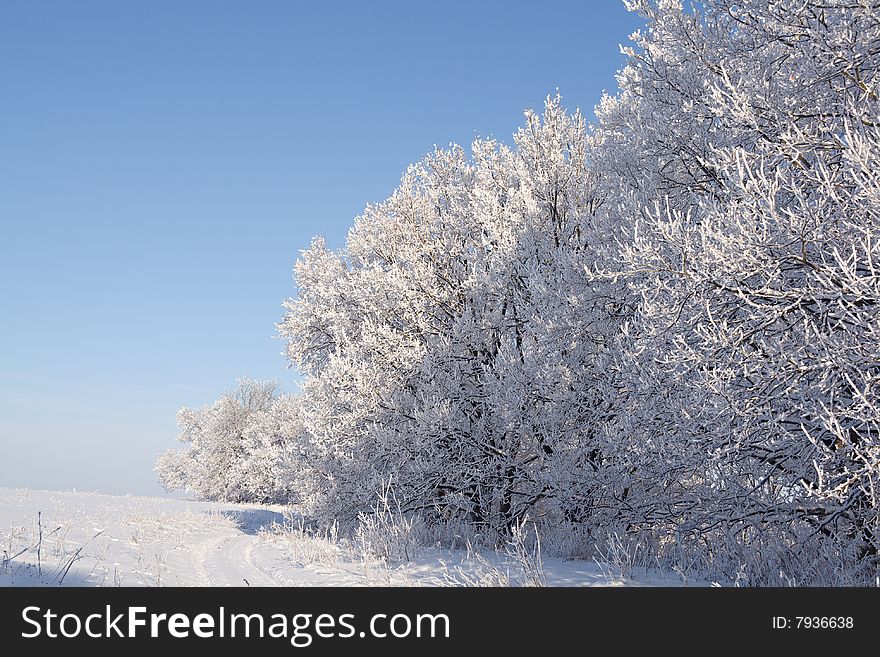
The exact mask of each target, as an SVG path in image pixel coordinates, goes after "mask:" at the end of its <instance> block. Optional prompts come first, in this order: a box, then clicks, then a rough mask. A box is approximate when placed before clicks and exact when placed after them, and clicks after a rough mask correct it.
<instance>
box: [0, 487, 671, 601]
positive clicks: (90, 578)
mask: <svg viewBox="0 0 880 657" xmlns="http://www.w3.org/2000/svg"><path fill="white" fill-rule="evenodd" d="M284 522H285V517H284V509H283V508H282V507H273V506H251V505H240V504H221V503H207V502H191V501H184V500H175V499H163V498H148V497H131V496H113V495H102V494H98V493H87V492H81V491H68V492H55V491H44V490H28V489H15V488H0V551H2V552H0V585H2V586H370V585H395V586H431V585H449V584H451V585H456V584H465V585H466V584H475V583H481V584H495V585H497V584H498V583H504V582H505V580H506V578H508V577H510V579H512V580H513V581H514V582H515V581H516V572H518V571H517V567H518V566H517V564H516V563H515V562H514V561H513V560H512V559H511V557H510V556H508V555H505V554H497V553H489V554H482V555H474V554H472V553H468V552H467V551H465V550H445V549H441V548H430V549H422V550H419V552H418V554H417V555H416V556H415V557H414V558H413V559H411V560H410V561H409V562H408V563H405V564H399V565H394V566H388V565H386V564H384V563H382V562H378V561H375V560H370V559H367V558H364V557H362V556H358V554H357V551H356V550H354V549H351V546H346V542H345V541H338V540H335V539H334V537H332V536H308V535H306V534H304V533H302V532H298V531H296V530H294V531H280V530H279V529H278V527H277V525H276V526H275V527H274V528H273V523H277V524H284ZM287 524H288V526H289V522H288V523H287ZM41 536H42V538H41ZM544 576H545V579H546V583H547V585H549V586H583V585H587V586H591V585H619V584H624V583H626V584H632V583H634V582H629V581H627V582H623V581H620V580H619V579H618V578H615V577H614V576H613V574H612V573H611V570H610V569H609V568H605V567H602V566H600V565H598V564H596V563H594V562H586V561H563V560H561V559H545V560H544ZM651 583H661V584H673V585H674V584H678V583H680V581H675V580H674V579H673V580H671V581H663V580H654V579H653V578H651Z"/></svg>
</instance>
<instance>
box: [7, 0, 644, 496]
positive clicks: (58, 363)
mask: <svg viewBox="0 0 880 657" xmlns="http://www.w3.org/2000/svg"><path fill="white" fill-rule="evenodd" d="M639 25H640V21H639V19H638V18H637V17H635V16H631V15H629V14H627V12H626V11H625V10H624V9H623V7H622V5H621V3H620V2H619V1H618V0H596V1H590V2H587V1H585V0H564V1H562V0H547V1H546V2H537V3H536V2H522V3H518V2H510V1H508V2H482V1H481V2H476V1H474V0H472V1H470V2H450V1H448V0H444V1H443V2H437V1H419V0H410V1H409V2H385V1H375V2H366V1H363V2H295V1H293V0H290V1H285V2H281V1H274V2H271V1H260V2H244V1H243V0H241V1H238V2H221V1H210V2H208V1H203V2H199V1H194V0H185V1H179V0H178V1H173V2H172V1H167V0H149V1H147V0H142V1H140V2H133V1H125V2H120V1H115V0H107V1H104V2H96V1H90V0H79V1H77V2H67V1H56V2H43V1H37V0H14V1H10V0H4V1H3V2H2V3H0V228H2V237H0V239H2V241H0V244H2V257H0V317H2V322H0V327H2V328H0V486H28V487H35V488H53V489H64V488H79V489H87V490H100V491H106V492H111V493H128V492H130V493H135V494H150V493H158V492H159V491H160V489H159V487H158V485H157V484H156V482H155V476H154V473H153V470H152V469H153V463H154V461H155V457H156V455H157V453H158V452H159V451H161V450H162V449H164V448H166V447H169V446H173V445H175V444H176V443H175V441H174V438H175V435H176V425H175V421H174V417H175V413H176V411H177V409H178V407H180V406H183V405H187V406H201V405H203V404H205V403H208V402H210V401H212V400H213V399H215V398H216V397H217V396H218V395H220V394H221V393H222V392H223V391H224V390H225V389H228V388H230V387H232V386H233V385H234V383H235V380H236V379H237V378H238V377H240V376H250V377H253V378H275V379H278V380H279V382H280V383H281V384H282V386H283V387H285V388H286V389H288V390H294V389H295V387H296V386H295V382H296V376H295V374H294V372H292V371H291V370H288V369H287V368H286V363H285V361H284V358H283V356H282V355H281V350H282V346H283V345H282V343H281V342H280V341H279V340H278V339H276V338H275V337H274V334H275V322H277V321H279V320H280V318H281V314H282V310H281V302H282V300H283V299H284V298H285V297H288V296H291V295H293V294H294V292H295V289H294V284H293V280H292V277H291V272H292V267H293V263H294V261H295V260H296V258H297V255H298V253H299V251H300V250H301V249H303V248H305V247H306V246H307V245H308V243H309V241H310V238H311V236H312V235H314V234H318V233H320V234H324V235H326V236H327V238H328V241H329V242H330V244H332V245H340V244H342V242H343V240H344V238H345V233H346V231H347V229H348V227H349V226H350V225H351V223H352V221H353V219H354V217H355V216H357V215H358V214H359V213H360V212H361V210H362V209H363V207H364V205H365V204H366V203H368V202H375V201H380V200H382V199H383V198H384V197H386V196H387V195H388V194H389V193H390V192H391V191H393V189H394V188H395V187H396V185H397V183H398V180H399V178H400V174H401V173H402V171H403V170H404V168H405V167H406V165H407V164H408V163H410V162H412V161H415V160H418V159H419V158H420V157H421V156H422V155H423V154H424V153H426V152H428V151H429V150H431V148H432V145H433V144H438V145H446V144H448V143H449V142H457V143H462V144H469V143H470V141H471V140H472V139H473V137H474V136H490V135H492V136H495V137H497V138H499V139H502V140H505V141H509V140H510V135H511V134H512V133H513V132H514V130H515V129H516V128H517V126H518V125H519V124H520V122H521V118H522V111H523V110H524V109H525V108H527V107H537V108H539V107H540V106H541V104H542V102H543V99H544V97H545V96H546V95H547V94H548V93H552V92H554V91H555V89H556V88H557V87H558V88H559V89H560V91H561V93H562V94H563V97H564V99H565V102H566V105H567V106H568V107H569V108H574V107H581V108H584V109H585V110H586V111H587V113H588V114H591V110H592V108H593V107H594V105H595V104H596V103H597V102H598V100H599V98H600V95H601V92H602V90H603V89H608V90H614V89H615V88H616V83H615V79H614V73H615V71H616V69H617V68H619V67H620V65H621V63H622V61H623V60H622V56H621V55H620V54H619V50H618V44H620V43H624V42H625V41H626V40H627V35H628V34H629V33H630V32H632V31H633V30H634V29H636V28H637V27H638V26H639Z"/></svg>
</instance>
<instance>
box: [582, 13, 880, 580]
mask: <svg viewBox="0 0 880 657" xmlns="http://www.w3.org/2000/svg"><path fill="white" fill-rule="evenodd" d="M629 5H630V7H631V8H632V9H635V10H638V11H640V12H642V13H643V14H644V15H645V17H646V18H647V19H648V21H649V28H648V30H647V31H646V32H644V33H640V34H637V35H635V47H634V48H632V49H629V50H627V52H628V54H629V62H628V64H627V66H626V68H625V69H624V70H623V71H622V72H621V74H620V76H619V80H620V85H621V89H622V91H621V93H620V94H619V95H618V96H616V97H614V98H611V97H608V98H605V99H604V100H603V102H602V104H601V105H600V107H599V108H598V114H599V118H600V126H599V128H598V130H597V131H596V135H595V139H596V148H595V162H596V164H597V166H598V167H599V168H601V169H602V170H604V171H605V173H606V175H605V180H606V190H607V194H608V195H609V197H610V198H611V199H613V201H610V202H609V207H610V206H612V205H613V208H612V210H611V211H613V213H614V214H616V215H617V217H618V221H617V223H618V225H621V226H628V227H629V228H628V230H627V231H626V233H627V234H626V237H625V238H624V239H623V240H621V241H622V248H621V257H620V263H619V264H618V266H617V268H616V269H615V268H613V267H612V268H609V269H608V270H606V273H614V272H615V271H616V272H617V273H624V274H625V275H626V276H627V280H628V281H629V284H630V287H631V289H632V290H633V292H634V293H635V294H636V295H637V297H638V300H639V303H638V314H637V316H636V317H635V318H634V320H633V321H632V322H630V323H629V324H628V325H627V331H628V333H629V335H630V337H631V339H630V340H629V341H628V345H627V346H626V347H625V348H624V349H623V350H622V351H621V353H620V354H619V357H618V363H619V364H618V366H619V367H622V368H623V369H626V368H629V369H630V370H632V372H633V376H632V381H631V384H630V388H631V390H633V391H634V397H633V416H632V417H631V418H630V423H629V429H628V431H626V432H625V433H624V435H626V436H627V437H628V441H627V447H626V449H627V450H628V455H627V456H626V458H628V459H631V460H632V461H633V473H634V475H633V476H635V477H639V478H640V479H644V480H645V481H647V480H654V481H656V482H657V483H658V486H656V487H653V488H652V487H650V486H648V487H643V489H642V490H644V492H645V494H644V495H643V497H642V499H641V500H638V501H634V500H632V499H631V500H630V503H631V504H632V505H633V509H634V510H633V511H629V512H628V515H629V516H630V517H631V519H632V521H633V523H634V526H638V525H639V524H640V523H642V524H641V526H651V527H654V528H657V527H666V528H668V529H669V532H670V534H673V535H675V536H676V537H678V539H679V540H689V541H691V542H692V544H699V543H700V542H701V541H702V542H703V543H704V544H705V542H706V541H714V542H716V543H719V541H721V539H720V538H719V537H724V540H727V541H730V542H732V544H733V545H735V546H736V547H737V548H738V549H740V550H741V551H743V552H746V551H749V550H751V551H755V550H763V551H766V555H765V556H766V558H765V559H764V562H765V565H766V570H767V572H766V573H755V574H754V577H756V578H758V579H760V578H761V577H774V576H778V575H779V571H780V570H786V569H788V571H789V572H787V573H786V574H787V576H791V577H795V578H798V577H802V578H806V579H807V580H808V581H832V580H831V578H832V577H833V573H830V572H826V573H824V574H821V573H818V572H816V571H815V568H817V566H815V563H814V562H816V558H817V555H821V558H831V559H834V560H835V563H837V564H838V565H839V564H844V566H843V567H842V568H843V569H846V570H848V574H849V575H850V576H851V577H852V578H853V579H852V581H872V580H873V578H874V576H875V575H876V569H877V564H878V560H877V555H878V548H880V535H878V531H880V524H878V522H880V520H878V502H880V500H878V493H877V491H878V484H880V410H878V387H880V317H878V313H880V269H878V265H880V245H878V227H880V225H878V222H880V186H878V185H880V176H878V171H880V167H878V162H880V133H878V126H880V103H878V93H880V86H878V83H880V77H878V70H880V12H878V8H877V7H876V5H875V4H874V3H867V2H839V1H836V0H834V1H830V2H824V1H823V2H818V1H811V0H772V1H771V0H747V1H745V2H734V1H732V0H707V1H706V2H704V3H702V4H701V6H700V8H699V9H698V10H697V11H686V10H684V9H683V7H682V5H681V3H680V2H678V1H676V0H659V1H657V2H653V1H649V0H643V1H638V2H631V3H629ZM639 400H640V401H639ZM643 450H644V451H643ZM649 453H651V454H654V455H655V458H653V459H649V458H647V457H648V454H649ZM643 456H644V458H643ZM640 473H641V474H640ZM719 544H720V543H719ZM703 549H704V553H705V554H710V552H711V549H710V548H709V547H708V546H706V547H704V548H703ZM771 554H772V555H775V556H773V557H771V556H769V555H771ZM777 558H778V560H777ZM825 567H826V568H827V569H829V570H830V567H828V566H827V564H826V566H825ZM774 568H775V569H776V572H772V571H773V570H774ZM811 568H813V569H814V570H813V571H811V570H810V569H811ZM792 570H794V571H795V572H792ZM823 576H824V577H826V578H827V579H825V580H822V579H821V577H823ZM859 578H862V579H861V580H860V579H859Z"/></svg>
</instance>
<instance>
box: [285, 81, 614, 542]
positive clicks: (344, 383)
mask: <svg viewBox="0 0 880 657" xmlns="http://www.w3.org/2000/svg"><path fill="white" fill-rule="evenodd" d="M587 144H588V142H587V135H586V129H585V125H584V121H583V118H582V117H581V116H580V115H579V114H575V115H574V116H569V115H567V114H566V113H565V111H564V110H563V109H562V107H561V106H560V101H559V99H558V98H556V99H549V100H548V102H547V107H546V110H545V112H544V114H543V116H538V115H535V114H532V113H529V114H528V115H527V117H526V124H525V126H524V127H523V128H522V129H521V130H520V131H519V132H518V133H517V135H516V136H515V144H514V147H512V148H508V147H506V146H503V145H500V144H498V143H496V142H494V141H486V140H478V141H476V142H474V144H473V146H472V153H471V156H470V157H467V156H466V154H465V152H464V151H463V150H462V149H461V148H458V147H452V148H450V149H449V150H438V151H436V152H435V153H433V154H431V155H429V156H428V157H426V158H425V159H424V160H423V161H422V162H420V163H418V164H416V165H414V166H412V167H410V168H409V170H408V171H407V173H406V175H405V176H404V177H403V180H402V182H401V185H400V188H399V189H398V190H397V191H396V192H395V193H394V194H393V195H392V196H391V197H390V198H389V199H388V200H387V201H385V202H384V203H381V204H379V205H376V206H372V207H369V208H368V209H367V210H366V212H365V213H364V215H363V216H361V217H360V218H359V219H358V220H357V222H356V224H355V226H354V228H353V229H352V230H351V232H350V233H349V236H348V240H347V243H346V246H345V248H344V249H342V250H340V251H338V252H332V251H328V250H327V248H326V247H325V245H324V242H323V241H322V240H320V239H318V240H316V241H315V242H314V243H313V244H312V247H311V248H310V249H309V250H308V251H306V252H305V253H304V254H303V257H302V259H301V260H300V261H299V262H298V264H297V267H296V280H297V283H298V288H299V297H298V298H297V299H295V300H290V301H288V302H287V304H286V305H287V315H286V316H285V318H284V321H283V322H282V323H281V324H280V326H279V330H280V333H281V335H282V336H283V337H285V338H286V339H287V344H288V355H289V357H290V360H291V362H292V363H293V364H294V365H296V366H297V367H298V368H299V369H300V370H301V371H303V372H304V373H305V374H306V375H307V376H308V382H307V384H306V387H305V394H304V399H303V416H304V418H305V421H306V426H307V429H308V432H309V434H310V436H311V440H312V441H313V442H314V445H315V447H316V454H317V456H318V462H317V463H315V464H312V465H313V466H314V467H313V477H314V478H315V481H316V483H315V485H314V486H313V488H314V490H316V491H319V492H320V495H319V497H318V498H317V499H316V500H315V502H316V507H315V510H316V511H318V512H324V513H327V514H329V515H332V516H338V515H341V516H343V517H353V515H354V514H356V513H357V512H358V511H360V510H363V509H364V505H365V503H366V502H368V501H369V500H371V499H372V497H373V496H374V492H375V491H376V490H378V489H379V487H380V485H381V483H382V482H383V481H387V480H388V479H389V476H392V477H393V481H394V484H395V494H396V496H397V497H398V499H400V500H402V501H403V502H404V505H405V507H406V510H409V511H415V510H419V511H421V512H422V513H423V514H425V515H427V516H430V517H435V518H443V519H449V518H452V517H456V518H463V519H465V520H466V521H468V522H470V523H473V524H475V525H477V526H488V527H490V528H493V529H501V530H503V529H506V528H509V527H511V526H512V525H513V524H514V523H515V522H517V520H519V519H520V518H521V517H523V516H524V515H525V514H526V513H528V512H530V511H531V510H533V509H536V508H537V509H540V510H542V512H548V513H550V512H553V513H556V514H557V515H558V514H560V513H577V512H580V513H583V514H586V513H588V507H589V506H590V504H589V501H590V499H589V498H590V495H591V492H590V489H591V487H592V486H593V483H594V481H595V476H594V475H595V470H596V467H597V462H598V461H599V460H601V458H602V456H601V455H602V451H603V447H602V441H603V440H604V437H603V436H601V435H599V432H598V430H597V428H598V427H599V426H600V425H601V418H602V417H603V416H605V415H606V414H607V413H608V412H609V408H608V405H607V403H606V399H605V398H606V396H607V394H606V393H607V391H606V390H605V388H606V387H607V384H606V382H605V379H604V377H603V375H602V373H601V371H599V365H600V363H601V361H602V359H603V358H604V357H605V352H606V350H607V346H606V345H607V342H608V337H607V336H608V335H609V334H610V333H611V332H612V330H613V328H614V321H613V320H612V319H611V318H613V315H614V312H616V309H617V308H618V306H619V302H618V300H617V299H616V298H615V297H614V296H612V295H608V293H607V290H608V285H607V284H606V283H602V284H600V285H598V286H597V285H596V284H593V283H591V282H590V281H589V277H588V275H587V271H586V269H585V268H584V266H583V263H584V262H592V261H593V259H594V257H593V255H592V254H593V253H594V252H596V250H597V249H598V248H599V247H600V246H602V245H603V244H605V243H607V242H608V239H607V237H606V236H605V232H604V231H601V230H599V226H598V224H597V222H596V217H595V215H596V211H597V208H598V206H599V203H598V201H597V197H596V194H595V191H594V189H593V176H592V175H591V173H590V172H589V169H588V166H587V164H588V162H587V159H588V158H587ZM580 507H582V508H583V510H582V511H579V508H580Z"/></svg>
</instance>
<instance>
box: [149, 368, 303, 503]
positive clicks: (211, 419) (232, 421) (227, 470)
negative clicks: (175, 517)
mask: <svg viewBox="0 0 880 657" xmlns="http://www.w3.org/2000/svg"><path fill="white" fill-rule="evenodd" d="M177 423H178V425H179V426H180V434H179V436H178V440H180V441H181V442H184V443H187V447H186V448H185V449H183V450H169V451H167V452H165V453H164V454H162V455H161V456H160V457H159V460H158V463H157V465H156V470H157V472H158V475H159V479H160V481H161V482H162V484H163V485H164V486H165V487H166V488H167V489H169V490H178V489H186V490H188V491H190V492H192V493H193V494H195V495H196V496H198V497H199V499H204V500H222V501H229V502H279V501H287V500H288V499H289V498H290V497H291V495H292V492H293V489H294V485H295V482H294V481H293V477H294V474H295V464H296V459H295V458H294V455H295V452H294V450H295V446H294V445H295V439H296V438H297V437H298V436H299V434H300V431H299V430H298V429H299V427H298V419H297V411H296V408H295V401H294V400H293V399H292V398H290V397H286V396H283V395H279V394H278V392H277V388H276V384H275V383H274V382H258V381H251V380H248V379H243V380H241V381H239V383H238V386H237V388H236V389H235V390H234V391H233V392H230V393H227V394H225V395H223V396H222V397H221V398H220V399H219V400H217V401H216V402H215V403H214V404H212V405H210V406H205V407H203V408H201V409H199V410H191V409H189V408H181V409H180V411H179V412H178V414H177Z"/></svg>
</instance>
